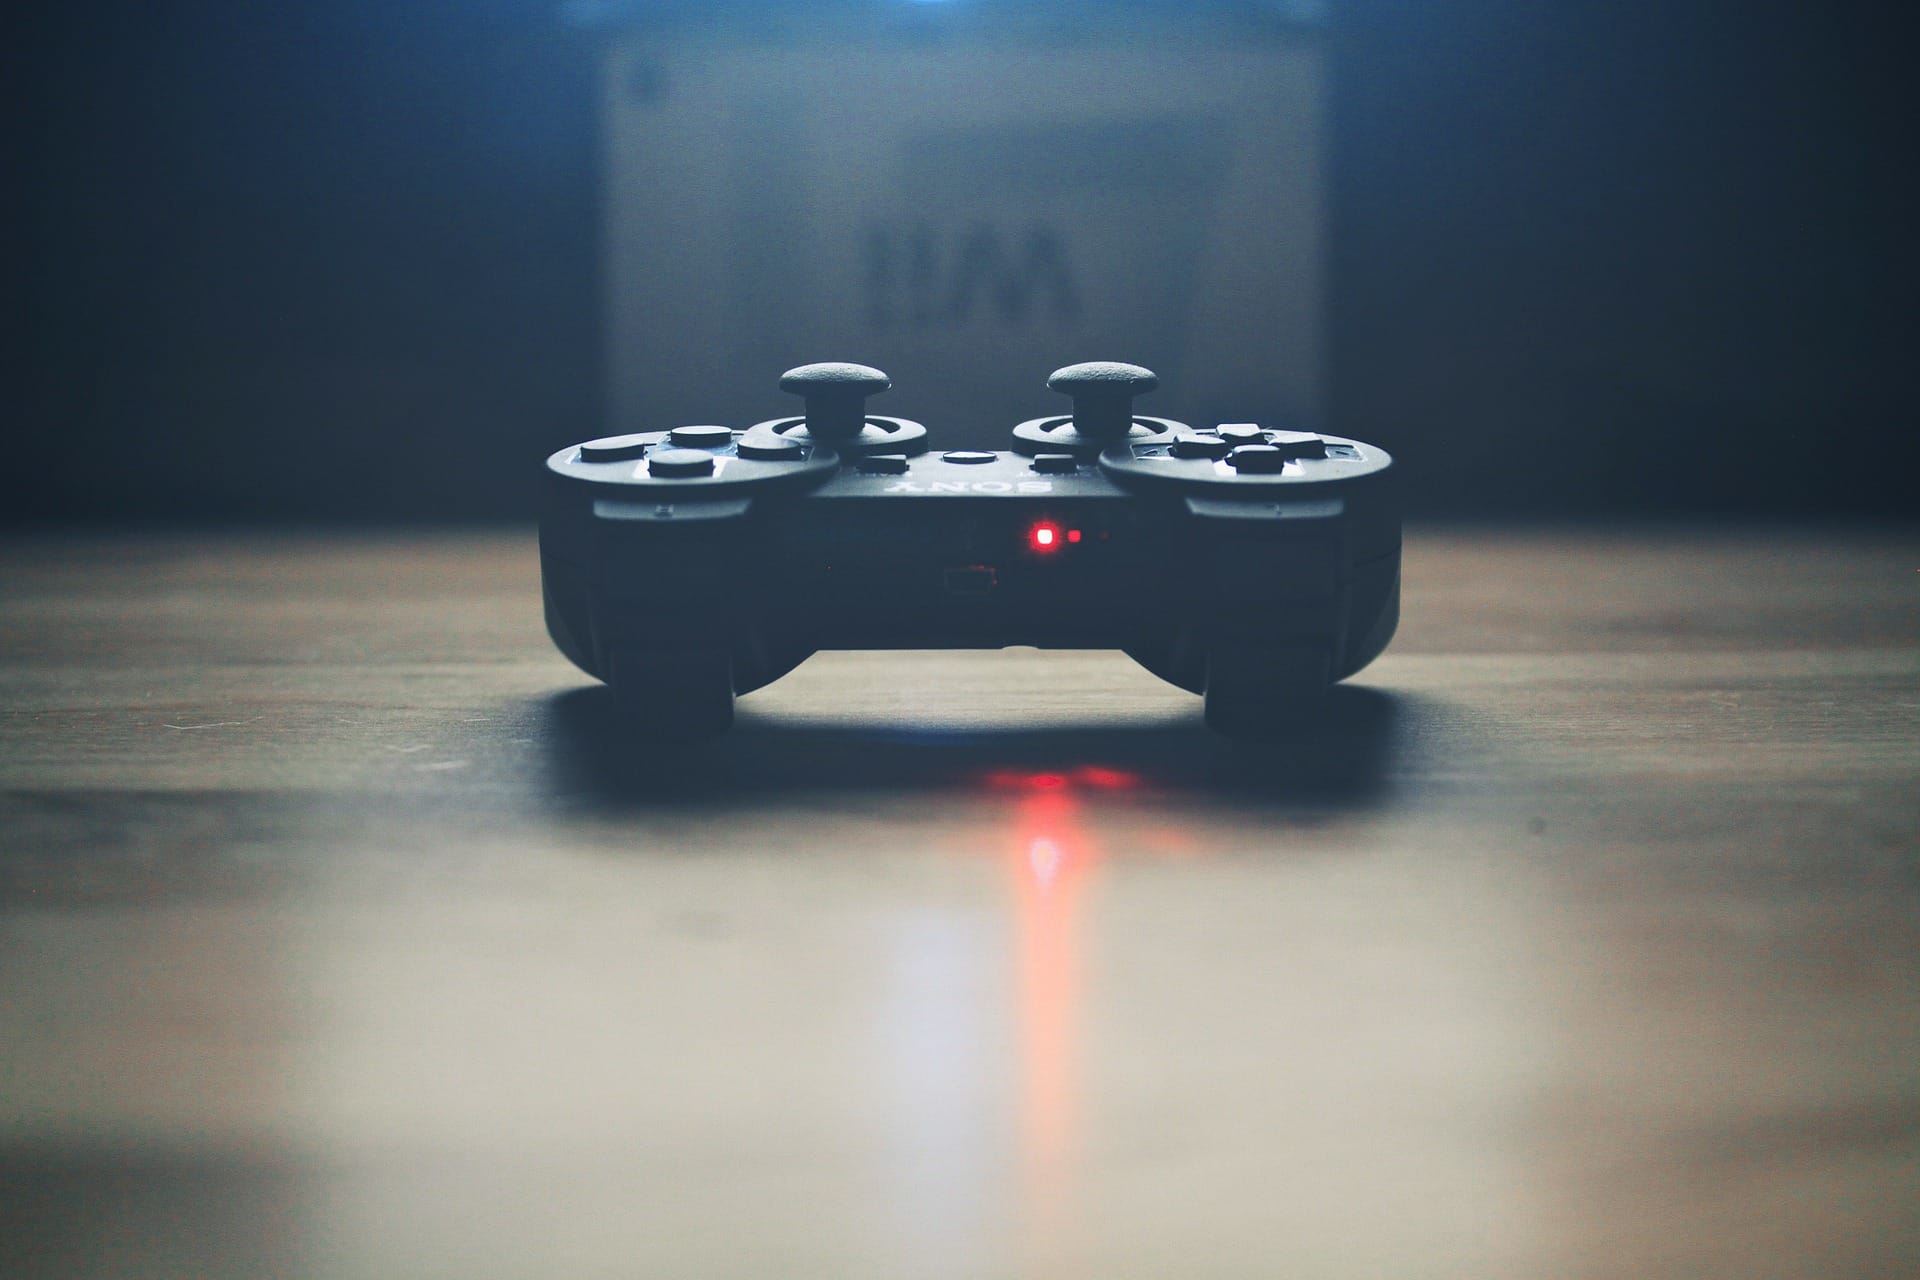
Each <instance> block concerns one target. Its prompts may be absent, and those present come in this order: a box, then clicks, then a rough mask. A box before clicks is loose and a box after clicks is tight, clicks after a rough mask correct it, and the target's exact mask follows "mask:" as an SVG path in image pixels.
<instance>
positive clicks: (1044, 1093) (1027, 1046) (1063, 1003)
mask: <svg viewBox="0 0 1920 1280" xmlns="http://www.w3.org/2000/svg"><path fill="white" fill-rule="evenodd" d="M1078 772H1079V771H1076V775H1075V777H1076V780H1077V777H1078ZM1016 776H1019V775H1016ZM1027 781H1028V794H1027V795H1026V796H1025V798H1023V799H1022V800H1021V802H1020V810H1019V823H1018V826H1017V828H1016V839H1015V841H1014V847H1013V851H1012V852H1013V864H1012V865H1013V873H1014V885H1015V889H1016V892H1017V893H1018V895H1019V904H1020V997H1021V1000H1020V1005H1021V1010H1020V1011H1021V1038H1020V1039H1021V1064H1020V1065H1021V1072H1020V1075H1021V1086H1022V1088H1021V1092H1022V1099H1021V1101H1022V1104H1023V1105H1022V1122H1021V1133H1022V1137H1023V1141H1024V1146H1025V1164H1026V1172H1027V1184H1028V1189H1029V1193H1030V1194H1029V1196H1028V1206H1029V1209H1030V1210H1031V1211H1032V1215H1033V1217H1032V1225H1033V1227H1034V1229H1035V1230H1036V1231H1038V1232H1039V1233H1041V1235H1042V1236H1043V1237H1045V1236H1051V1235H1054V1234H1056V1233H1057V1231H1058V1230H1059V1228H1060V1226H1061V1219H1062V1217H1063V1216H1064V1214H1065V1212H1066V1210H1067V1207H1068V1206H1067V1204H1066V1198H1067V1192H1068V1190H1069V1188H1070V1187H1071V1186H1072V1184H1073V1182H1074V1178H1073V1170H1072V1167H1071V1164H1072V1156H1073V1153H1074V1127H1075V1118H1076V1117H1075V1112H1076V1109H1077V1108H1076V1105H1075V1104H1076V1102H1077V1098H1076V1094H1077V1082H1078V1075H1079V1072H1078V1070H1077V1069H1076V1063H1075V1032H1076V1030H1077V1028H1076V1026H1075V1021H1076V1013H1077V1007H1078V1003H1079V979H1080V972H1079V971H1080V948H1079V938H1078V932H1077V919H1076V917H1077V908H1078V898H1079V893H1080V885H1081V882H1082V880H1083V879H1084V877H1085V876H1086V873H1087V872H1088V870H1089V869H1090V868H1091V867H1092V865H1093V863H1094V861H1095V856H1094V848H1093V846H1092V845H1091V844H1090V843H1089V842H1088V840H1087V838H1086V835H1085V833H1084V832H1083V831H1082V829H1081V824H1080V815H1079V802H1078V801H1076V800H1075V799H1074V797H1073V795H1072V794H1071V793H1070V792H1069V791H1068V790H1067V788H1066V782H1067V779H1066V778H1064V777H1062V776H1061V775H1059V774H1034V775H1030V776H1028V778H1027Z"/></svg>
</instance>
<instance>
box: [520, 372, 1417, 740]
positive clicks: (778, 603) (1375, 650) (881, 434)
mask: <svg viewBox="0 0 1920 1280" xmlns="http://www.w3.org/2000/svg"><path fill="white" fill-rule="evenodd" d="M891 385H892V384H891V383H890V382H889V381H888V379H887V376H886V375H885V374H883V373H881V372H880V371H879V370H877V369H869V368H867V367H865V366H864V365H856V364H814V365H806V366H804V367H802V368H799V369H793V370H790V371H789V372H788V373H787V374H786V375H785V376H784V377H782V378H781V379H780V386H781V388H782V389H783V390H786V391H791V392H795V393H797V394H799V395H800V396H802V397H804V399H805V402H806V413H805V415H804V416H801V417H794V418H781V419H776V420H774V421H771V422H762V423H759V424H757V425H755V426H752V427H749V428H748V429H747V430H745V431H735V430H732V429H730V428H727V427H722V426H684V427H675V428H674V429H673V430H671V431H646V432H641V433H639V434H637V435H624V436H610V437H607V438H605V439H601V440H590V441H588V442H587V443H585V444H581V445H574V446H570V447H568V448H565V449H562V450H560V452H558V453H556V454H554V455H553V456H552V457H550V458H548V459H547V486H546V502H545V508H544V514H543V516H542V518H541V521H540V567H541V575H542V579H543V584H544V589H545V595H546V612H547V630H548V631H549V632H550V633H551V634H552V635H553V639H554V643H556V644H558V645H559V646H560V650H561V652H563V653H565V654H566V655H567V657H569V658H571V659H572V660H573V661H574V662H575V663H577V664H579V666H580V667H581V669H582V670H584V671H586V672H588V673H589V674H591V675H594V676H597V677H599V678H600V679H602V680H604V681H606V682H607V683H608V684H609V685H611V686H612V687H613V691H614V694H615V696H616V698H617V699H618V701H619V703H620V704H621V707H622V711H623V714H624V715H625V716H626V717H628V718H629V719H630V720H631V721H632V722H633V723H634V725H635V727H636V729H637V730H638V731H639V732H641V733H644V734H649V735H652V736H656V737H662V738H682V739H684V738H692V737H700V736H706V735H709V734H713V733H718V732H719V731H721V730H723V729H725V728H726V727H727V726H728V725H729V724H730V723H731V722H732V719H733V698H734V695H735V694H736V693H745V692H747V691H749V690H751V689H757V688H759V687H760V686H761V685H763V684H766V683H767V682H768V681H770V680H775V679H778V678H779V677H780V676H782V675H785V674H786V673H787V672H788V671H791V670H792V669H793V668H794V667H795V666H797V665H798V664H799V663H800V662H801V661H802V660H803V659H804V658H806V657H807V656H808V655H809V654H812V653H813V652H815V651H816V650H819V649H996V648H1002V647H1004V646H1007V645H1016V644H1024V645H1037V646H1040V647H1042V648H1050V649H1119V650H1121V651H1123V652H1125V653H1126V654H1128V655H1129V656H1131V657H1132V658H1133V659H1134V660H1135V661H1137V662H1139V663H1140V665H1141V666H1143V667H1145V668H1146V669H1147V670H1149V671H1151V672H1153V673H1154V674H1155V675H1157V676H1159V677H1161V678H1162V679H1164V680H1169V681H1172V682H1173V683H1174V684H1177V685H1179V686H1180V687H1181V688H1183V689H1189V690H1192V691H1193V692H1195V693H1199V694H1202V695H1204V696H1205V699H1206V718H1207V723H1208V724H1209V725H1211V726H1213V727H1214V728H1216V729H1220V730H1222V731H1224V732H1228V733H1250V732H1251V733H1257V732H1258V731H1260V730H1261V729H1263V728H1266V727H1270V726H1272V725H1274V724H1275V723H1276V721H1277V720H1279V719H1283V718H1287V717H1291V716H1295V715H1298V714H1299V713H1300V711H1301V704H1302V703H1303V702H1306V701H1308V700H1310V699H1311V698H1313V697H1314V696H1316V695H1318V694H1320V693H1322V692H1324V691H1325V690H1326V688H1327V687H1328V686H1329V685H1331V684H1332V683H1333V682H1334V681H1336V680H1339V679H1342V678H1343V677H1345V676H1348V675H1351V674H1352V673H1353V672H1355V671H1358V670H1359V669H1360V668H1361V667H1363V666H1365V665H1366V664H1367V663H1368V662H1370V661H1372V660H1373V659H1374V658H1375V657H1376V656H1377V655H1378V654H1379V653H1380V651H1381V650H1382V649H1384V648H1386V645H1387V641H1388V640H1389V639H1391V638H1392V636H1393V630H1394V626H1395V625H1396V623H1397V622H1398V620H1399V616H1400V516H1399V511H1398V508H1397V506H1396V505H1395V503H1394V501H1393V498H1392V495H1391V493H1390V490H1389V485H1388V479H1389V468H1390V466H1391V463H1392V460H1391V459H1390V458H1389V457H1388V456H1387V454H1386V453H1385V452H1384V451H1383V450H1380V449H1377V448H1375V447H1374V446H1372V445H1369V444H1361V443H1359V442H1358V441H1354V440H1343V439H1341V438H1339V437H1337V436H1326V435H1318V434H1314V433H1311V432H1301V431H1279V430H1271V429H1268V428H1264V427H1261V426H1259V425H1256V424H1254V423H1228V424H1222V425H1220V426H1217V427H1210V428H1208V429H1205V430H1199V431H1196V430H1193V429H1191V428H1189V427H1187V426H1185V425H1183V424H1181V423H1178V422H1172V421H1169V420H1166V419H1161V418H1139V417H1135V416H1134V414H1133V397H1134V396H1135V395H1137V394H1139V393H1141V392H1145V391H1151V390H1152V389H1153V388H1154V387H1155V385H1157V379H1156V378H1155V377H1154V375H1153V374H1152V373H1151V372H1149V371H1148V370H1146V369H1142V368H1139V367H1138V366H1136V365H1128V364H1110V363H1096V364H1078V365H1073V366H1071V367H1069V368H1065V369H1061V370H1059V371H1058V372H1057V373H1055V374H1054V375H1053V376H1052V377H1051V378H1049V379H1047V385H1048V386H1049V387H1051V388H1053V389H1054V390H1056V391H1063V392H1065V393H1067V394H1068V395H1070V396H1072V397H1073V413H1072V414H1071V415H1070V416H1063V417H1057V418H1037V419H1034V420H1033V421H1031V422H1023V423H1021V424H1020V425H1019V426H1017V427H1015V428H1014V432H1013V435H1014V440H1013V449H1012V451H995V452H988V451H976V450H954V451H950V452H946V453H938V454H935V453H929V452H928V451H927V433H926V428H924V427H922V426H921V425H920V424H919V423H916V422H910V421H907V420H905V419H902V418H876V417H870V416H868V415H867V413H866V411H865V404H866V398H867V397H868V396H869V395H872V394H874V393H876V392H880V391H885V390H886V389H887V388H888V387H889V386H891Z"/></svg>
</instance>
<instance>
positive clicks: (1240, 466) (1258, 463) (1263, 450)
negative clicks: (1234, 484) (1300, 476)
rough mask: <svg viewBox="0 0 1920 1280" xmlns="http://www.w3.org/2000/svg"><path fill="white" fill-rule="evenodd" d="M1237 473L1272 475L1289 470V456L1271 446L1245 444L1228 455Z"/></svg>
mask: <svg viewBox="0 0 1920 1280" xmlns="http://www.w3.org/2000/svg"><path fill="white" fill-rule="evenodd" d="M1227 463H1228V465H1229V466H1231V467H1232V468H1233V469H1234V470H1235V471H1244V472H1246V473H1247V474H1248V475H1272V474H1274V473H1275V472H1279V471H1284V470H1286V468H1287V455H1286V454H1284V453H1282V452H1280V450H1278V449H1276V448H1274V447H1273V446H1272V445H1270V444H1243V445H1241V446H1240V447H1239V448H1238V449H1235V450H1234V451H1233V452H1232V453H1230V454H1228V455H1227Z"/></svg>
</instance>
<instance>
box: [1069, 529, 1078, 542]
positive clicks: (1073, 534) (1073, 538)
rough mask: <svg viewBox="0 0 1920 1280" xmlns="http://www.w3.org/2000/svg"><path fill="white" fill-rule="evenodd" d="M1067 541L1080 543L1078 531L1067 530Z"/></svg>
mask: <svg viewBox="0 0 1920 1280" xmlns="http://www.w3.org/2000/svg"><path fill="white" fill-rule="evenodd" d="M1067 541H1068V542H1078V541H1080V531H1079V530H1078V529H1069V530H1067Z"/></svg>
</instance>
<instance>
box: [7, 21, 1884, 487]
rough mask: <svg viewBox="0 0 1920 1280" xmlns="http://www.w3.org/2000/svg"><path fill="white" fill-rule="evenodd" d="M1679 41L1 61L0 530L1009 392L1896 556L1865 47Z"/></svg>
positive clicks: (936, 406)
mask: <svg viewBox="0 0 1920 1280" xmlns="http://www.w3.org/2000/svg"><path fill="white" fill-rule="evenodd" d="M1896 13H1897V10H1896V9H1895V7H1893V6H1885V5H1874V4H1866V3H1857V2H1855V3H1830V4H1820V5H1814V4H1804V3H1803V4H1791V3H1786V2H1784V0H1753V2H1752V3H1748V4H1744V5H1740V6H1737V7H1736V6H1727V5H1720V4H1708V3H1704V2H1703V0H1606V2H1603V0H1561V2H1560V3H1543V2H1541V0H1451V2H1448V3H1390V2H1389V0H1333V2H1331V3H1325V4H1322V3H1319V2H1317V0H1286V2H1279V3H1276V2H1273V0H1267V2H1264V3H1262V2H1253V0H1249V2H1246V3H1227V2H1225V0H1220V2H1218V3H1215V2H1211V0H1209V2H1206V3H1193V2H1191V0H1189V3H1184V4H1154V3H1148V2H1147V0H1136V2H1134V3H1125V2H1115V3H1107V4H1090V3H1076V2H1074V0H1062V2H1061V3H1057V4H1051V5H1049V4H1044V3H1037V2H1034V0H1029V2H1027V3H1012V2H1011V0H819V2H818V3H814V4H807V3H801V2H800V0H788V2H787V3H773V2H771V0H757V2H756V0H717V2H715V3H707V4H693V3H680V2H676V0H659V2H657V3H645V2H644V0H633V2H632V3H619V2H618V0H587V2H579V0H576V3H573V4H572V5H570V6H563V5H562V4H560V3H558V2H557V0H458V2H456V0H378V2H376V0H325V2H324V3H323V2H322V0H288V2H287V3H282V4H275V5H259V4H247V3H239V2H230V3H229V2H218V0H208V2H206V3H198V4H186V3H144V4H134V3H130V2H126V0H101V2H99V3H94V4H90V5H66V6H38V7H35V8H34V10H32V11H29V12H26V13H24V14H17V15H16V16H14V17H12V18H10V19H8V20H7V21H8V23H9V24H10V26H11V28H12V30H11V31H10V32H9V35H8V38H7V40H6V42H5V53H4V57H5V58H6V61H7V66H6V74H5V76H4V84H5V90H4V92H5V93H6V94H7V97H8V102H7V106H6V111H5V130H6V138H5V141H6V147H7V154H8V164H7V170H8V174H9V179H8V181H7V184H6V186H7V195H6V197H5V200H6V206H5V207H6V218H7V222H8V225H7V229H6V235H5V245H6V254H5V260H6V267H5V269H6V273H7V278H6V281H5V295H6V297H7V299H8V315H7V323H8V334H7V340H6V350H7V353H8V376H7V378H6V381H5V388H6V390H5V397H6V406H5V413H6V419H7V421H8V424H9V428H10V429H9V430H8V433H7V435H8V439H9V442H10V444H11V447H12V454H11V459H10V463H9V465H8V466H7V467H5V468H4V469H3V470H0V477H4V478H3V479H0V484H3V485H4V494H0V497H3V498H4V508H3V510H4V519H5V520H7V521H8V522H11V523H13V524H15V525H38V524H58V523H96V522H98V523H129V522H132V523H148V522H173V523H182V522H184V523H194V524H208V523H224V522H236V521H237V522H301V523H313V522H355V521H359V522H377V523H395V522H412V521H436V520H460V521H471V520H491V519H502V520H512V519H526V518H529V517H530V516H531V515H532V514H533V513H534V509H535V508H534V502H535V495H536V492H537V490H536V485H535V481H536V479H537V476H538V472H539V466H540V460H541V458H542V457H543V456H544V454H545V453H546V452H548V451H550V450H551V449H553V448H557V447H559V446H560V445H562V444H565V443H568V442H571V441H576V440H580V439H583V438H586V437H589V436H593V435H598V434H603V433H605V432H607V431H612V430H630V429H638V428H642V427H663V426H670V425H674V424H675V423H677V422H682V421H697V420H708V421H723V422H727V423H728V424H729V425H733V426H745V425H747V423H748V422H750V421H752V420H754V418H756V417H765V416H773V415H775V414H778V413H784V412H787V411H788V407H787V405H786V404H785V403H783V399H784V398H783V397H781V396H780V395H779V394H778V393H777V391H776V390H775V389H774V385H773V384H774V380H775V378H776V377H777V375H778V374H779V372H780V371H781V369H782V368H784V367H785V366H786V365H787V364H789V363H797V362H798V361H800V360H804V359H830V358H846V359H858V360H867V361H870V362H873V363H878V364H880V365H882V367H885V368H887V369H888V370H889V371H890V372H891V373H893V374H894V377H895V382H896V389H895V390H894V391H893V392H892V393H890V394H889V396H888V397H887V398H886V399H885V400H884V401H880V402H876V403H875V405H874V410H875V411H876V412H882V413H892V414H899V415H903V416H907V417H913V418H918V419H920V420H922V421H925V422H926V423H927V424H928V425H929V427H931V428H933V429H934V430H936V431H937V432H939V433H940V439H941V440H942V441H950V442H952V443H955V444H976V445H994V444H998V443H1000V442H1001V441H1002V440H1004V438H1005V432H1006V431H1007V429H1008V428H1010V427H1011V425H1012V423H1013V421H1015V420H1017V419H1018V418H1020V417H1031V416H1038V415H1040V414H1043V413H1051V412H1056V411H1057V410H1058V406H1057V405H1056V404H1055V403H1052V401H1053V400H1054V398H1053V397H1051V396H1049V394H1048V393H1047V392H1046V391H1044V390H1043V389H1042V387H1041V385H1040V383H1041V380H1042V379H1043V378H1044V376H1045V374H1046V372H1047V371H1048V370H1049V369H1050V368H1052V367H1053V366H1055V365H1057V364H1063V363H1067V362H1069V361H1072V360H1079V359H1087V358H1119V359H1132V360H1139V361H1141V362H1143V363H1147V364H1150V365H1153V366H1154V367H1156V368H1157V369H1159V371H1160V372H1161V373H1162V375H1163V386H1162V390H1161V391H1160V392H1159V393H1158V394H1157V395H1156V396H1155V398H1154V399H1153V400H1151V401H1148V402H1143V403H1142V405H1141V410H1142V411H1143V412H1147V413H1161V414H1165V415H1167V416H1172V417H1177V418H1185V419H1188V420H1191V421H1199V420H1202V419H1204V418H1206V417H1207V416H1208V415H1218V416H1219V417H1222V418H1230V419H1242V418H1252V417H1267V418H1275V419H1285V420H1288V421H1292V422H1298V423H1302V424H1306V425H1314V426H1319V427H1323V428H1325V429H1328V430H1331V431H1334V432H1337V433H1340V434H1345V435H1352V436H1357V437H1360V438H1363V439H1367V440H1370V441H1374V442H1376V443H1379V444H1382V445H1385V446H1386V447H1388V448H1389V449H1391V450H1393V451H1394V453H1395V454H1396V455H1397V457H1398V458H1399V460H1400V463H1401V465H1402V467H1403V468H1404V473H1403V474H1404V477H1405V482H1406V493H1407V496H1408V500H1409V504H1410V507H1411V508H1412V510H1413V512H1414V514H1416V515H1423V516H1429V517H1466V518H1473V517H1502V516H1539V515H1556V516H1557V515H1586V516H1599V517H1605V516H1611V515H1640V514H1655V515H1661V516H1685V515H1696V514H1697V515H1703V516H1711V515H1721V514H1746V515H1768V516H1775V515H1792V516H1872V515H1886V514H1893V513H1905V514H1910V513H1911V512H1912V510H1913V508H1914V505H1915V504H1914V503H1913V501H1912V499H1911V496H1910V495H1911V494H1912V492H1913V487H1914V479H1913V476H1914V469H1915V466H1916V463H1920V449H1916V446H1915V443H1914V436H1915V431H1914V428H1915V425H1916V422H1915V419H1916V407H1917V406H1920V391H1917V390H1916V378H1915V375H1914V372H1913V361H1912V357H1911V354H1910V353H1911V352H1912V351H1913V349H1914V347H1915V337H1916V321H1915V300H1916V297H1920V290H1916V285H1917V284H1920V279H1917V278H1916V271H1915V257H1916V254H1915V248H1914V239H1915V237H1914V233H1913V226H1914V225H1915V213H1916V209H1915V200H1914V195H1913V182H1912V178H1911V169H1912V156H1913V154H1914V146H1913V143H1914V139H1913V137H1912V136H1911V134H1912V131H1911V126H1910V124H1909V121H1910V120H1911V119H1913V118H1915V117H1916V111H1915V107H1916V105H1917V104H1916V103H1915V101H1914V98H1915V89H1914V87H1913V85H1914V77H1913V76H1912V75H1911V74H1910V69H1909V66H1908V63H1909V61H1910V50H1911V48H1912V45H1911V43H1910V42H1909V41H1907V40H1906V39H1905V38H1904V31H1903V29H1902V28H1903V26H1904V24H1903V23H1901V22H1900V21H1899V20H1898V18H1897V17H1896V16H1895V14H1896Z"/></svg>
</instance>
